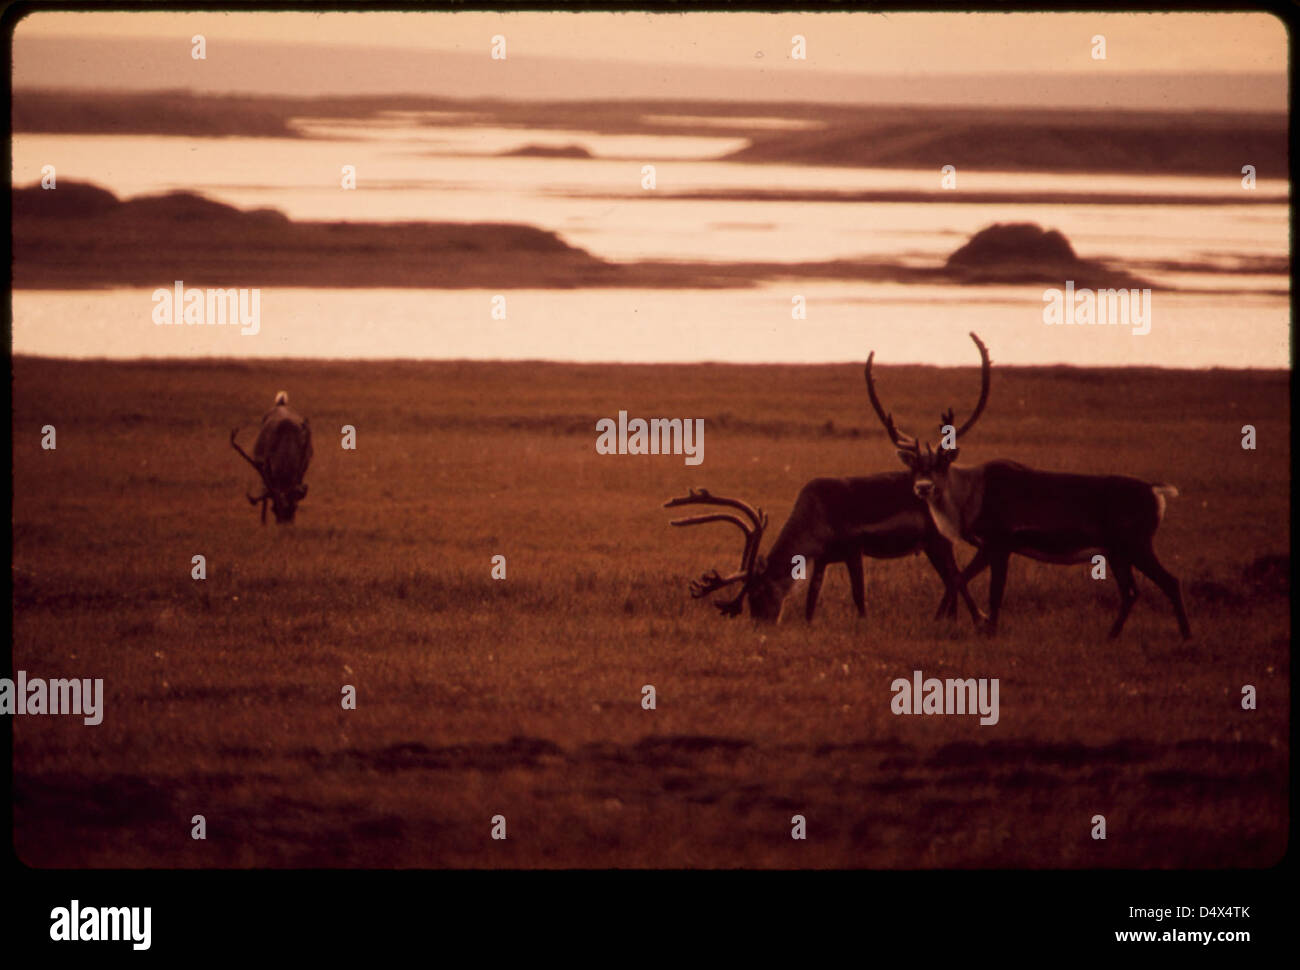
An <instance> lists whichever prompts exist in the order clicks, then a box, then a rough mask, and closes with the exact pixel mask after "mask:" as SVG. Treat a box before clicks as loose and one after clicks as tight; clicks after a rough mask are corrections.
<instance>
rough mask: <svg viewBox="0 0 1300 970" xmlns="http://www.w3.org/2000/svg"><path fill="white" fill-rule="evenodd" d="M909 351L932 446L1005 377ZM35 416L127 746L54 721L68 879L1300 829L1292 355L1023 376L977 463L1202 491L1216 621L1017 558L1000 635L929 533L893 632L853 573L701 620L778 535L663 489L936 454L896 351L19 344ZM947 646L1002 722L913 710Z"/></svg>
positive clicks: (1208, 857)
mask: <svg viewBox="0 0 1300 970" xmlns="http://www.w3.org/2000/svg"><path fill="white" fill-rule="evenodd" d="M879 373H880V383H881V388H882V393H883V394H885V395H886V397H887V398H888V400H889V403H890V406H891V407H892V408H893V409H894V410H895V413H896V414H897V416H898V417H899V419H900V422H902V423H904V425H905V426H909V427H917V426H920V425H922V424H932V423H934V419H935V418H937V415H938V412H939V410H940V409H941V407H946V406H948V405H949V404H952V405H954V406H955V407H956V408H957V409H958V411H959V413H960V412H961V411H962V409H963V408H965V407H969V405H970V403H971V402H972V401H973V398H974V396H975V391H976V387H977V375H976V372H975V370H974V369H973V368H966V369H957V370H938V369H930V368H920V367H894V368H890V367H882V368H880V369H879ZM280 388H284V389H287V390H288V391H289V393H290V397H291V401H292V402H293V404H294V405H295V406H296V407H297V408H299V409H300V410H301V411H302V412H303V413H305V414H307V415H308V416H309V417H310V419H311V422H312V427H313V429H314V432H315V452H316V457H315V460H314V463H313V464H312V467H311V469H310V471H309V473H308V476H307V481H308V482H309V484H310V486H311V491H310V494H309V495H308V497H307V499H306V501H305V502H304V503H303V505H302V507H301V509H300V510H299V515H298V522H297V524H296V525H295V526H293V527H286V528H276V527H274V526H273V525H268V526H266V527H262V526H260V525H259V524H258V519H257V512H256V511H255V510H254V509H252V508H250V507H249V505H248V503H247V502H245V500H244V498H243V493H244V490H245V489H247V488H251V487H252V486H253V481H252V480H251V479H252V475H251V473H250V470H249V469H248V467H247V466H246V465H245V464H244V463H243V462H242V461H241V460H240V459H239V458H238V456H237V455H236V454H235V453H234V452H233V451H232V450H231V449H230V447H229V445H228V444H227V440H226V439H227V436H228V434H229V431H230V429H231V427H233V426H234V425H236V424H240V423H242V424H244V425H245V428H246V430H245V434H244V441H245V444H246V446H247V443H248V442H249V441H251V438H252V425H253V422H254V421H255V420H257V418H258V416H260V414H261V412H262V411H263V410H264V409H265V408H266V407H268V406H269V405H270V402H271V398H272V395H273V394H274V392H275V391H276V390H278V389H280ZM13 407H14V411H13V435H14V438H13V440H14V451H13V475H14V504H13V533H14V535H13V542H14V546H13V582H14V594H13V596H14V599H13V607H14V642H13V669H14V670H15V671H16V670H19V669H25V670H26V671H27V672H28V675H29V676H31V677H37V676H40V677H56V676H78V677H103V678H104V681H105V708H106V710H105V715H104V721H103V723H102V724H101V725H99V726H96V727H87V726H84V725H83V724H82V723H81V721H80V719H78V718H73V717H15V718H14V719H13V724H14V769H15V832H14V839H15V848H16V850H17V852H18V854H19V856H20V857H21V858H22V859H23V860H25V861H26V862H27V863H29V864H31V865H35V866H42V867H45V866H70V867H83V866H89V867H101V866H128V867H134V866H161V867H242V866H343V867H351V866H375V867H443V866H453V867H525V868H527V867H641V866H645V867H697V866H699V867H797V868H804V867H814V868H816V867H869V868H931V867H955V868H968V867H996V868H1018V867H1067V868H1069V867H1184V866H1198V867H1199V866H1209V867H1219V866H1233V867H1235V866H1264V865H1269V864H1272V863H1274V862H1275V861H1277V860H1278V859H1279V858H1280V856H1281V855H1282V853H1283V851H1284V849H1285V844H1286V827H1287V819H1288V812H1289V805H1288V800H1287V799H1288V794H1287V785H1288V780H1289V779H1288V773H1287V764H1288V760H1287V759H1288V731H1289V724H1288V709H1289V701H1290V698H1289V696H1288V692H1289V674H1290V671H1289V646H1290V625H1289V624H1290V621H1289V613H1290V610H1289V590H1290V564H1289V558H1288V557H1289V531H1290V530H1289V526H1290V521H1289V512H1290V508H1289V507H1290V479H1289V474H1290V473H1289V468H1290V455H1289V444H1288V441H1289V433H1290V428H1289V419H1288V414H1289V375H1288V374H1286V373H1280V372H1269V373H1264V372H1237V371H1234V372H1224V371H1211V372H1180V371H1154V370H1126V371H1088V370H1076V369H1069V368H1006V367H998V368H996V369H995V374H994V384H993V396H992V400H991V403H990V407H989V411H988V413H987V414H986V415H985V417H984V419H983V421H982V422H981V424H980V426H979V428H978V429H977V430H976V431H975V432H973V433H972V434H971V435H970V437H969V439H968V441H967V443H966V444H965V445H964V446H963V449H962V451H963V456H962V460H963V461H964V462H965V463H974V462H978V461H981V460H986V459H990V458H994V457H1009V458H1015V459H1019V460H1021V461H1024V462H1026V463H1030V464H1034V465H1037V466H1041V467H1047V468H1057V469H1064V470H1075V471H1106V472H1115V473H1126V474H1132V475H1136V476H1139V477H1143V478H1146V479H1148V480H1151V481H1166V482H1172V483H1174V484H1176V485H1177V486H1178V487H1179V489H1180V490H1181V492H1182V494H1181V497H1179V498H1177V499H1174V500H1172V501H1171V502H1170V505H1169V509H1168V513H1167V515H1166V518H1165V521H1164V524H1163V525H1162V527H1161V529H1160V532H1159V534H1158V535H1157V540H1156V549H1157V552H1158V553H1159V554H1160V556H1161V558H1162V560H1163V561H1164V563H1165V565H1166V566H1167V567H1168V568H1169V569H1170V570H1171V571H1172V572H1174V573H1175V574H1176V575H1177V576H1179V577H1180V578H1181V579H1182V580H1183V583H1184V589H1185V595H1186V599H1187V603H1188V611H1189V614H1190V617H1191V621H1192V626H1193V632H1194V639H1193V640H1191V641H1190V642H1188V643H1184V642H1182V641H1181V640H1180V639H1179V638H1178V636H1177V631H1176V628H1175V624H1174V620H1173V616H1172V612H1171V610H1170V608H1169V606H1168V604H1167V603H1166V602H1165V601H1164V599H1163V597H1161V596H1160V594H1159V592H1158V591H1157V590H1156V589H1155V587H1154V586H1153V585H1152V584H1151V583H1149V582H1148V581H1146V580H1145V579H1144V578H1139V584H1140V586H1139V589H1140V593H1141V599H1140V600H1139V601H1138V604H1137V606H1136V607H1135V608H1134V611H1133V614H1132V615H1131V617H1130V619H1129V623H1128V627H1127V629H1126V630H1125V633H1124V635H1123V637H1122V638H1121V639H1119V640H1118V641H1114V642H1111V641H1108V640H1106V639H1105V633H1106V630H1107V628H1108V627H1109V625H1110V622H1111V620H1112V619H1113V614H1114V611H1115V609H1116V606H1117V603H1118V593H1117V591H1116V588H1115V585H1114V582H1113V581H1112V580H1107V581H1106V582H1099V581H1095V580H1093V579H1091V578H1090V576H1089V572H1088V568H1087V567H1085V566H1078V567H1058V566H1047V565H1039V564H1036V563H1032V562H1029V561H1028V560H1024V559H1019V558H1018V559H1015V560H1013V563H1012V570H1011V576H1010V580H1009V585H1008V594H1007V599H1006V603H1005V606H1004V616H1003V626H1002V632H1001V634H1000V635H999V637H998V638H997V639H996V640H988V639H985V638H982V637H979V636H977V635H976V634H975V633H974V632H973V631H972V630H971V628H970V624H969V622H968V620H967V619H966V618H962V619H961V620H959V621H958V622H955V623H947V622H937V623H936V622H932V621H931V619H930V616H931V613H932V611H933V609H934V606H935V604H936V603H937V601H938V599H939V597H940V595H941V589H940V585H939V583H938V580H937V579H936V577H935V576H934V574H933V573H932V571H931V569H930V567H929V566H928V564H927V563H926V562H925V560H924V558H923V557H917V558H911V557H909V558H907V559H904V560H898V561H893V562H875V561H872V560H868V561H867V564H866V571H867V605H868V618H867V620H866V621H861V620H859V619H858V618H857V617H856V616H855V615H854V614H853V613H852V607H851V603H850V601H849V595H848V584H847V579H846V574H845V572H844V570H843V569H842V568H841V567H833V569H832V570H831V572H830V573H829V575H828V578H827V582H826V585H825V587H824V589H823V592H822V606H821V610H820V611H819V615H818V617H817V619H816V621H815V622H814V623H813V625H812V626H808V625H806V624H805V623H804V622H803V620H802V617H801V614H800V612H799V610H798V609H789V607H797V606H798V605H800V604H801V602H802V593H803V589H802V585H803V584H798V585H796V587H795V590H794V592H793V594H792V597H791V600H790V602H789V603H788V610H787V619H786V621H785V622H784V623H782V624H781V625H779V626H777V627H774V628H767V629H758V628H755V627H754V626H753V625H752V623H751V622H750V621H749V619H748V618H745V619H742V620H734V621H727V620H726V619H724V618H723V617H720V616H719V615H718V614H717V613H716V612H715V611H714V610H712V609H711V608H710V607H709V606H707V605H705V604H703V603H698V602H694V601H692V600H691V599H690V597H689V596H688V594H687V591H686V583H687V581H688V580H689V579H690V578H692V577H694V576H696V575H698V574H699V573H700V572H702V571H703V570H705V569H706V568H708V567H712V566H717V567H720V568H732V567H733V565H734V562H735V561H737V558H738V555H739V551H740V550H739V543H738V536H737V535H735V530H732V529H726V528H724V527H722V526H717V527H711V528H710V527H706V528H703V529H697V530H690V531H688V532H681V531H678V530H673V529H670V528H668V525H667V522H668V519H669V518H670V517H671V515H670V513H669V512H668V511H667V510H664V509H661V508H660V504H661V503H662V502H663V501H664V500H665V499H666V498H668V497H670V496H672V495H676V494H681V493H683V492H684V491H685V490H686V489H687V488H688V487H689V486H693V485H705V486H707V487H709V488H711V489H712V490H714V491H715V492H719V493H734V494H736V495H739V496H741V497H744V498H746V499H748V500H750V501H752V502H754V503H756V504H759V505H761V506H763V507H764V508H765V509H767V510H768V512H769V513H770V514H771V516H772V522H773V524H772V527H771V532H770V535H774V534H775V530H776V529H777V528H778V527H779V525H780V523H781V521H783V518H784V516H785V514H786V513H787V512H788V511H789V508H790V506H791V504H792V502H793V500H794V497H795V495H796V493H797V492H798V490H799V487H800V485H802V484H803V482H805V481H806V480H808V479H809V478H812V477H815V476H819V475H853V474H867V473H872V472H878V471H886V470H893V469H895V468H897V467H901V466H899V464H898V462H897V460H896V458H895V457H894V454H893V450H892V449H891V448H890V447H888V445H887V442H886V440H885V438H884V435H883V433H882V432H881V431H880V429H879V428H878V426H877V425H876V424H875V423H874V420H872V419H870V417H869V415H868V412H867V404H866V396H865V392H864V389H863V385H862V377H861V369H860V368H858V367H852V366H826V367H776V366H770V367H752V366H726V365H699V366H598V365H558V364H527V363H420V362H392V363H322V362H302V361H280V362H275V361H272V362H265V363H236V362H229V361H225V362H221V361H218V362H202V363H190V362H164V363H147V362H141V363H104V362H68V361H50V360H41V359H32V358H18V359H16V360H15V361H14V383H13ZM620 409H623V410H627V411H628V412H629V413H630V414H631V415H632V416H645V417H650V416H666V417H672V416H680V417H688V416H689V417H702V418H704V419H705V421H706V433H705V452H704V454H705V460H704V463H703V465H701V466H699V467H688V466H686V465H685V464H684V462H683V459H682V458H681V457H675V456H657V457H632V456H600V455H597V454H596V451H595V448H594V442H595V438H596V433H595V429H594V428H595V422H596V420H597V419H599V418H601V417H612V416H616V414H617V412H618V411H619V410H620ZM46 424H52V425H54V426H55V427H56V429H57V436H58V437H57V445H58V447H57V449H56V450H54V451H45V450H42V449H41V447H40V437H41V428H42V426H43V425H46ZM345 424H351V425H354V426H355V428H356V430H357V442H358V447H357V450H356V451H354V452H349V451H344V450H342V448H341V447H340V446H339V440H340V435H339V429H340V428H341V427H342V426H343V425H345ZM1243 424H1253V425H1254V426H1255V427H1256V429H1257V431H1258V442H1259V446H1258V448H1257V450H1254V451H1246V450H1243V449H1242V447H1241V444H1240V442H1241V427H1242V425H1243ZM769 541H770V539H769ZM196 554H202V555H204V556H205V557H206V559H207V579H206V580H205V581H201V582H199V581H195V580H193V579H191V568H192V567H191V557H193V556H194V555H196ZM496 555H503V556H505V557H506V561H507V578H506V579H505V580H493V579H492V578H491V575H490V571H491V559H492V557H493V556H496ZM969 556H970V550H969V549H959V551H958V558H959V559H961V560H962V561H963V562H964V561H965V560H966V559H968V558H969ZM974 585H975V593H976V596H977V597H978V598H984V597H986V596H987V593H986V590H987V574H986V575H985V577H981V579H980V580H978V581H977V582H976V583H975V584H974ZM791 614H793V615H791ZM915 669H920V670H922V671H924V672H925V675H926V676H936V677H997V678H999V679H1000V685H1001V693H1000V716H1001V719H1000V721H999V723H998V724H997V725H995V726H985V727H981V726H979V724H978V723H977V719H976V718H973V717H957V716H954V717H927V716H910V717H907V716H903V717H900V716H895V715H893V714H892V713H891V711H890V703H889V702H890V699H891V696H892V695H891V693H890V689H889V688H890V683H891V682H892V681H893V679H894V678H896V677H909V676H910V675H911V672H912V671H913V670H915ZM345 684H351V685H354V686H355V687H356V691H357V698H358V704H357V709H356V710H354V711H345V710H343V709H342V708H341V705H340V696H341V689H342V687H343V685H345ZM645 684H652V685H654V686H655V688H656V690H657V699H658V703H657V709H656V710H653V711H647V710H643V709H642V707H641V704H640V701H641V697H642V691H641V689H642V686H643V685H645ZM1245 684H1251V685H1254V686H1255V687H1256V688H1257V689H1258V695H1259V704H1258V709H1257V710H1253V711H1244V710H1242V707H1241V703H1240V696H1241V689H1242V686H1243V685H1245ZM196 814H202V815H204V816H205V818H206V821H207V839H206V840H204V841H197V840H193V839H191V837H190V831H191V817H192V816H193V815H196ZM498 814H500V815H504V816H505V817H506V820H507V826H508V836H509V837H508V839H506V840H505V841H494V840H492V839H491V838H490V831H491V819H492V817H493V816H494V815H498ZM795 814H801V815H804V816H805V817H806V819H807V832H808V838H807V839H806V840H803V841H797V840H793V839H791V837H790V830H791V816H792V815H795ZM1097 814H1101V815H1105V817H1106V820H1107V838H1106V840H1105V841H1099V840H1094V839H1092V838H1091V837H1090V831H1091V828H1092V822H1091V819H1092V817H1093V816H1094V815H1097Z"/></svg>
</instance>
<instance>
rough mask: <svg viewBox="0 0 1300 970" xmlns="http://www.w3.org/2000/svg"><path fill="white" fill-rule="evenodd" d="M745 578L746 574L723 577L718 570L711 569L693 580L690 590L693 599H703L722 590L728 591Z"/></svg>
mask: <svg viewBox="0 0 1300 970" xmlns="http://www.w3.org/2000/svg"><path fill="white" fill-rule="evenodd" d="M744 578H745V573H732V574H731V575H730V576H723V575H721V574H720V573H719V572H718V571H717V570H716V569H710V570H709V571H708V572H707V573H705V574H704V575H703V576H701V577H700V578H699V579H692V580H691V585H690V590H691V598H692V599H697V600H698V599H702V598H703V597H705V596H708V595H709V594H710V593H713V592H717V591H718V590H720V589H726V588H727V587H728V586H731V585H733V584H735V583H738V582H740V581H741V580H743V579H744Z"/></svg>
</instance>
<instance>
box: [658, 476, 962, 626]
mask: <svg viewBox="0 0 1300 970" xmlns="http://www.w3.org/2000/svg"><path fill="white" fill-rule="evenodd" d="M683 505H711V506H723V507H729V508H733V509H737V510H739V511H740V512H742V513H743V514H744V516H745V518H744V519H742V518H741V517H740V516H738V515H735V514H733V513H729V512H713V513H705V514H703V515H694V516H690V517H687V518H684V519H674V520H673V521H672V523H671V524H672V525H675V526H693V525H704V524H706V523H709V522H730V523H731V524H733V525H735V526H737V527H739V528H740V531H741V532H742V533H744V536H745V545H744V551H743V552H742V554H741V561H740V569H739V571H737V572H736V573H734V574H732V575H730V576H722V575H721V574H719V573H718V571H717V570H716V569H714V570H710V571H709V572H707V573H705V574H704V575H703V576H702V577H701V578H700V579H698V580H695V581H693V582H692V583H691V584H690V591H691V595H692V596H693V597H694V598H695V599H700V598H702V597H705V596H708V595H709V594H710V593H713V592H715V591H717V590H719V589H724V588H726V587H728V586H733V585H735V584H737V583H739V584H740V592H739V593H738V594H737V595H736V596H735V598H734V599H731V600H727V601H726V602H722V603H714V606H716V607H717V608H718V610H719V611H720V612H721V613H722V614H723V615H724V616H738V615H740V612H741V610H742V609H743V606H744V601H745V600H746V599H748V600H749V611H750V615H751V616H752V617H753V618H754V619H756V620H760V621H765V622H774V621H776V620H778V619H779V618H780V615H781V612H782V607H783V605H784V603H785V599H786V596H787V595H788V594H789V592H790V588H791V587H792V586H793V585H794V582H795V575H794V574H795V571H796V568H797V565H798V563H797V562H796V560H795V557H796V556H802V557H803V563H804V564H805V565H810V566H811V567H812V572H811V574H810V576H809V581H808V596H807V600H806V602H805V604H804V618H805V619H806V620H807V621H809V622H811V621H812V618H813V613H814V611H815V610H816V608H817V598H818V596H819V594H820V592H821V586H822V578H823V574H824V573H825V571H826V567H827V566H828V565H831V564H833V563H840V562H842V563H844V564H845V565H847V566H848V569H849V577H850V579H851V581H852V587H853V602H854V605H855V606H856V607H857V610H858V614H859V615H860V616H866V594H865V589H864V586H865V583H864V579H863V574H862V557H863V556H864V555H866V556H871V557H872V558H874V559H896V558H899V557H901V556H906V555H908V554H909V553H919V552H924V553H925V554H926V556H927V557H928V558H929V560H930V563H931V565H933V566H934V569H935V572H937V573H938V574H939V576H940V578H941V579H942V580H943V583H944V589H945V591H946V592H945V595H944V598H943V600H942V601H941V602H940V603H939V608H938V610H937V611H936V612H935V618H936V619H937V618H938V617H939V616H941V615H943V614H945V613H946V614H947V615H949V616H956V613H957V594H958V592H960V594H961V596H962V598H963V599H964V600H965V602H966V606H967V608H968V609H969V610H970V612H971V618H972V619H973V620H974V621H975V624H976V626H977V627H979V626H981V625H982V624H983V622H984V619H985V618H984V615H983V614H982V613H981V612H980V609H979V607H978V606H976V605H975V602H974V600H972V599H971V597H970V594H969V593H967V592H966V589H965V587H964V586H961V585H960V576H961V573H960V570H959V569H958V568H957V561H956V560H955V559H954V558H953V552H952V543H950V542H949V541H948V540H947V539H945V538H944V537H943V536H942V535H940V534H939V532H938V530H937V529H936V528H935V527H934V524H933V522H931V521H930V517H929V515H928V514H927V513H926V508H925V503H924V502H922V501H921V500H920V499H918V498H917V497H916V495H915V494H914V493H913V491H912V481H911V476H909V475H908V474H907V473H906V472H888V473H885V474H883V475H872V476H870V477H865V478H815V479H813V480H812V481H810V482H808V484H806V485H804V487H803V488H802V489H800V491H799V496H798V498H797V499H795V503H794V509H793V510H792V511H791V512H790V517H789V518H788V519H787V520H786V522H785V525H784V526H783V527H782V528H781V531H780V533H779V534H778V535H777V537H776V541H775V542H774V543H773V544H772V548H771V549H770V550H769V551H768V554H767V556H762V555H760V554H759V547H760V545H761V544H762V541H763V533H764V530H765V529H766V528H767V516H766V515H765V514H764V513H763V511H762V510H761V509H756V508H754V507H753V506H752V505H750V504H749V503H747V502H743V501H741V500H740V499H735V498H727V497H724V496H721V495H713V494H711V493H710V492H709V491H708V490H707V489H702V488H700V489H691V490H690V492H689V493H688V494H687V495H684V496H681V497H678V498H673V499H669V500H668V501H667V502H665V503H664V508H676V507H678V506H683Z"/></svg>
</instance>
